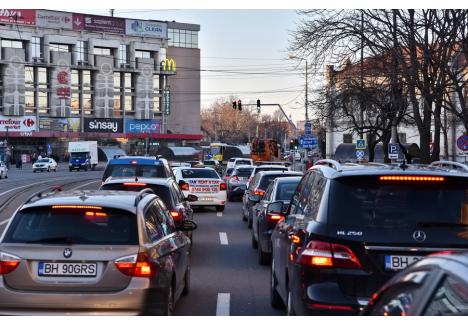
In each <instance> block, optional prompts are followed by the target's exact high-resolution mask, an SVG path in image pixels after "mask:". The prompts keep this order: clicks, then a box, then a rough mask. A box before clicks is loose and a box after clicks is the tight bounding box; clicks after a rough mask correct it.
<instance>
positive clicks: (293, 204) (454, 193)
mask: <svg viewBox="0 0 468 326" xmlns="http://www.w3.org/2000/svg"><path fill="white" fill-rule="evenodd" d="M439 163H440V162H439ZM444 163H445V165H442V163H441V164H433V165H427V166H423V165H408V164H405V163H404V162H403V163H402V164H372V163H369V164H365V163H345V164H341V163H339V162H337V161H334V160H319V161H317V162H316V163H315V165H314V166H313V167H311V168H310V169H308V170H307V171H305V172H297V171H293V170H292V169H291V167H290V166H289V164H288V163H286V162H278V161H275V162H261V161H257V162H253V161H252V160H250V159H245V158H234V159H231V161H230V162H228V165H227V166H226V167H222V166H221V165H220V164H219V162H217V161H215V160H209V162H201V161H193V162H183V163H182V162H171V163H170V162H168V161H167V160H166V159H164V158H162V157H149V156H122V157H115V158H114V159H111V160H110V161H109V162H108V163H107V165H106V168H105V171H104V172H103V175H102V179H101V185H100V188H99V190H80V191H76V190H75V191H58V189H51V190H50V191H46V192H41V193H37V194H35V195H34V196H32V197H30V198H29V199H28V200H27V201H26V202H25V203H24V204H23V205H22V206H21V207H19V208H18V210H17V211H16V212H15V214H14V215H13V217H12V218H11V219H10V220H9V222H8V224H7V226H6V228H5V230H4V232H3V234H2V236H1V238H0V315H62V314H63V315H70V314H72V315H84V314H93V315H172V314H173V313H174V309H175V307H176V305H177V302H178V301H179V299H180V297H181V296H182V295H187V294H189V292H190V265H191V259H190V254H191V251H192V249H193V247H194V246H196V245H197V243H196V238H195V241H192V240H193V234H194V233H196V232H197V231H196V229H197V223H196V216H195V214H194V208H195V207H210V208H211V207H212V208H214V209H215V211H217V212H218V214H222V212H223V211H224V210H225V207H226V206H227V205H229V202H234V201H241V203H242V210H241V211H240V212H239V223H243V222H242V221H245V222H246V227H247V230H250V231H249V232H251V247H252V248H254V249H256V250H257V257H258V263H259V264H260V265H269V266H270V280H269V284H270V289H269V290H270V303H271V306H272V307H273V308H275V309H284V311H285V313H286V314H287V315H357V314H363V315H386V316H387V315H401V316H403V315H467V314H468V191H467V190H468V173H466V172H465V171H463V170H461V169H456V168H454V166H456V165H451V164H450V162H444ZM241 220H242V221H241Z"/></svg>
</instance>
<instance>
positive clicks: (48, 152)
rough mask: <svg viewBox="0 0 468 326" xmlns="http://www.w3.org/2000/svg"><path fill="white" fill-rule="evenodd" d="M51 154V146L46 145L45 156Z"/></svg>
mask: <svg viewBox="0 0 468 326" xmlns="http://www.w3.org/2000/svg"><path fill="white" fill-rule="evenodd" d="M51 154H52V145H51V144H47V155H51Z"/></svg>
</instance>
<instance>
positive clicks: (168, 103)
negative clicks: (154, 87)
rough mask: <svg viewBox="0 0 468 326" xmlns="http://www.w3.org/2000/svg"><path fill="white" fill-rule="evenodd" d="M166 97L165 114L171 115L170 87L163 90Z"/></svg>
mask: <svg viewBox="0 0 468 326" xmlns="http://www.w3.org/2000/svg"><path fill="white" fill-rule="evenodd" d="M163 97H164V99H163V100H164V114H165V115H170V114H171V90H170V89H169V88H167V89H165V90H164V91H163Z"/></svg>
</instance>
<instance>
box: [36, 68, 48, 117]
mask: <svg viewBox="0 0 468 326" xmlns="http://www.w3.org/2000/svg"><path fill="white" fill-rule="evenodd" d="M48 81H49V78H48V74H47V68H44V67H39V68H37V88H38V90H37V93H38V94H37V95H38V103H37V109H38V110H39V114H40V115H47V113H48V111H49V96H48V95H49V92H48V91H49V89H48Z"/></svg>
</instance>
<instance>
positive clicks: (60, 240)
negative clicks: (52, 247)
mask: <svg viewBox="0 0 468 326" xmlns="http://www.w3.org/2000/svg"><path fill="white" fill-rule="evenodd" d="M26 243H65V244H73V238H71V237H50V238H43V239H34V240H29V241H26Z"/></svg>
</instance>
